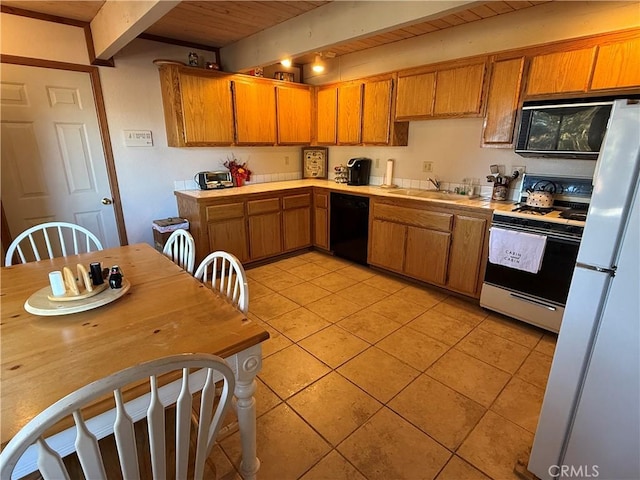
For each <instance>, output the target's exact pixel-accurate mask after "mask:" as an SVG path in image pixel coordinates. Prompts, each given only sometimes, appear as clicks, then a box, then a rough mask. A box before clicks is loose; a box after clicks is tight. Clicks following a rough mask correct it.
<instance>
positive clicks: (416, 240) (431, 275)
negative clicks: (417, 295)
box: [404, 227, 451, 285]
mask: <svg viewBox="0 0 640 480" xmlns="http://www.w3.org/2000/svg"><path fill="white" fill-rule="evenodd" d="M450 243H451V234H450V233H448V232H437V231H435V230H428V229H426V228H417V227H407V245H406V248H405V258H404V271H405V273H406V274H407V275H409V276H411V277H414V278H417V279H419V280H424V281H425V282H431V283H437V284H438V285H444V284H445V283H446V281H447V264H448V261H449V245H450Z"/></svg>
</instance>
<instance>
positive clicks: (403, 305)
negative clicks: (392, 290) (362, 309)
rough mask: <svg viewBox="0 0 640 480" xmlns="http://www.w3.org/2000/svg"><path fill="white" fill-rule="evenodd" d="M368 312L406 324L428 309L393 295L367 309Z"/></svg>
mask: <svg viewBox="0 0 640 480" xmlns="http://www.w3.org/2000/svg"><path fill="white" fill-rule="evenodd" d="M367 310H371V311H373V312H376V313H379V314H380V315H384V316H385V317H387V318H390V319H391V320H395V321H396V322H400V323H402V324H404V323H407V322H410V321H411V320H413V319H414V318H416V317H417V316H418V315H420V314H422V313H424V312H425V311H426V310H427V307H423V306H422V305H420V304H418V303H413V302H407V301H406V300H405V299H403V298H401V297H399V296H397V295H391V296H389V297H386V298H383V299H382V300H380V301H379V302H376V303H374V304H373V305H371V306H369V307H367Z"/></svg>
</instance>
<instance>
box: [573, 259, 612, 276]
mask: <svg viewBox="0 0 640 480" xmlns="http://www.w3.org/2000/svg"><path fill="white" fill-rule="evenodd" d="M576 267H579V268H585V269H587V270H593V271H595V272H599V273H606V274H607V275H610V276H612V277H615V276H616V269H617V268H618V267H616V266H615V265H614V266H613V267H611V268H604V267H598V266H597V265H588V264H586V263H580V262H578V263H576Z"/></svg>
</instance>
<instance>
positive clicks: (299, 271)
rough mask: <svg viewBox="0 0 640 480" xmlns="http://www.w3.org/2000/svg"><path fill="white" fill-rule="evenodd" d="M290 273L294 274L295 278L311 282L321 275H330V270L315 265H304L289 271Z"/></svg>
mask: <svg viewBox="0 0 640 480" xmlns="http://www.w3.org/2000/svg"><path fill="white" fill-rule="evenodd" d="M289 272H290V273H292V274H294V275H295V276H297V277H300V278H302V279H304V280H307V281H309V280H312V279H314V278H317V277H321V276H322V275H326V274H327V273H330V272H331V270H328V269H326V268H324V267H321V266H320V265H318V264H317V263H311V262H309V263H307V264H306V265H300V266H299V267H294V268H292V269H291V270H289Z"/></svg>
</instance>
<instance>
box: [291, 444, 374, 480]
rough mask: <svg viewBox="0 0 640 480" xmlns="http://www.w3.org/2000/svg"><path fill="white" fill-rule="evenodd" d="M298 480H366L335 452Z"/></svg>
mask: <svg viewBox="0 0 640 480" xmlns="http://www.w3.org/2000/svg"><path fill="white" fill-rule="evenodd" d="M300 480H366V479H365V477H363V476H362V474H361V473H360V472H359V471H358V470H356V469H355V467H354V466H353V465H351V464H350V463H349V462H347V460H346V459H345V458H344V457H343V456H342V455H340V454H339V453H338V452H336V451H335V450H332V451H331V452H329V455H327V456H326V457H324V458H323V459H322V460H320V462H318V464H317V465H315V466H314V467H313V468H312V469H311V470H309V471H308V472H307V473H305V474H304V475H303V476H302V478H301V479H300Z"/></svg>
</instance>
